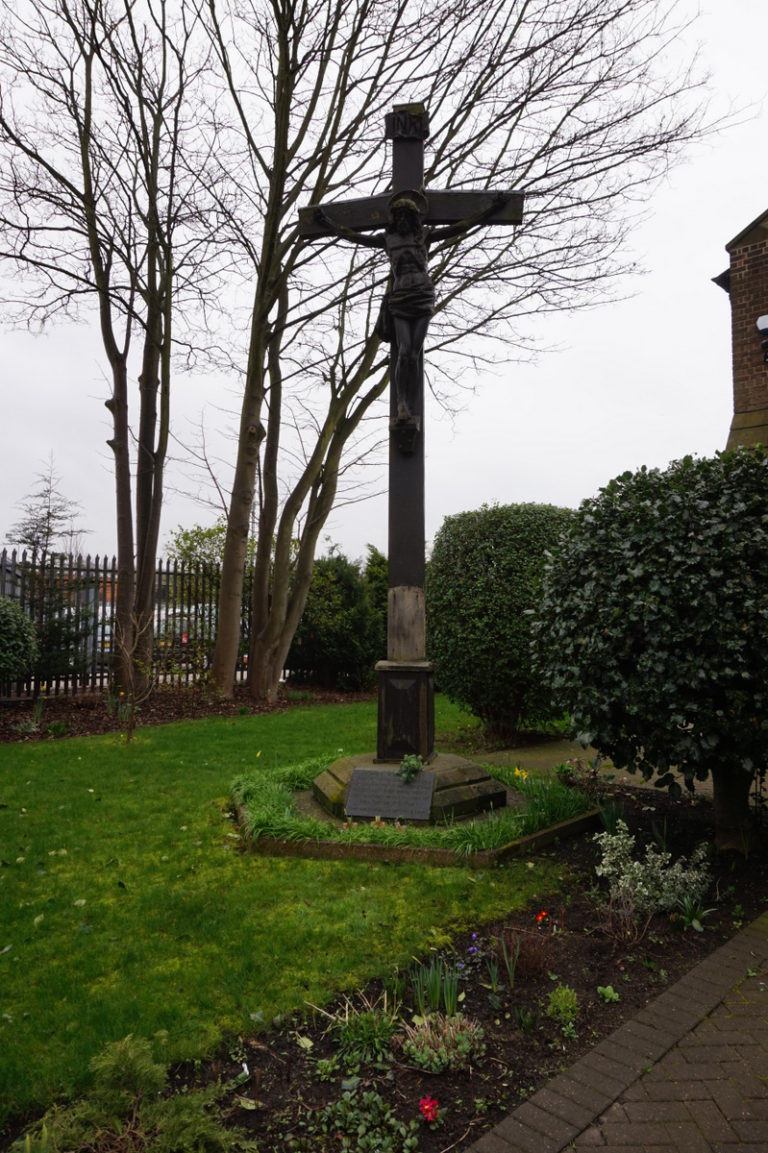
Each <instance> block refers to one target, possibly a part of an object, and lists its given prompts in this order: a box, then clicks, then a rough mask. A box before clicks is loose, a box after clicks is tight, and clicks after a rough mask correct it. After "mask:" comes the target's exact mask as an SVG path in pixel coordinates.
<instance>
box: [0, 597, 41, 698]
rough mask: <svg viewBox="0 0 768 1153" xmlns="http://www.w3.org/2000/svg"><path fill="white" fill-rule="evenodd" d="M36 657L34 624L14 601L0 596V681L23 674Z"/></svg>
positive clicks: (28, 669) (27, 670)
mask: <svg viewBox="0 0 768 1153" xmlns="http://www.w3.org/2000/svg"><path fill="white" fill-rule="evenodd" d="M36 659H37V636H36V633H35V626H34V625H33V624H32V621H31V620H30V619H29V617H28V616H27V615H26V613H25V612H24V611H23V610H22V609H21V608H20V607H19V605H18V604H17V603H16V601H12V600H8V598H7V597H0V681H10V680H13V679H14V678H15V677H23V676H25V674H26V673H28V672H29V671H30V669H31V668H32V666H33V665H34V663H35V660H36Z"/></svg>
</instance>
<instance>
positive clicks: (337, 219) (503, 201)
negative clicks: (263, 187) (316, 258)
mask: <svg viewBox="0 0 768 1153" xmlns="http://www.w3.org/2000/svg"><path fill="white" fill-rule="evenodd" d="M392 195H393V194H392V193H391V192H385V193H383V194H381V195H379V196H368V197H365V198H364V199H360V200H334V201H331V202H330V203H329V204H309V205H307V207H306V208H300V209H299V233H300V235H301V236H303V237H304V238H305V239H306V240H319V239H320V238H322V237H325V236H335V235H338V233H337V231H336V229H345V230H349V231H351V232H368V231H372V230H375V229H378V228H384V227H385V226H386V225H387V224H388V222H389V219H390V216H389V205H390V202H391V200H392ZM424 195H425V196H426V199H427V211H426V214H425V216H424V222H425V223H426V224H438V225H439V224H449V225H450V224H456V225H459V224H462V223H464V222H466V223H467V224H471V223H473V222H475V221H477V222H481V223H482V224H484V225H496V224H499V225H508V224H520V223H521V222H522V219H523V193H522V192H514V191H507V192H493V191H490V190H489V191H483V192H473V191H462V190H459V191H457V192H441V191H440V190H435V191H432V190H429V191H426V192H425V193H424ZM318 208H320V209H322V215H323V216H325V217H326V219H327V220H328V222H329V223H328V224H325V223H324V222H323V220H322V219H318V214H317V209H318ZM459 231H460V230H459Z"/></svg>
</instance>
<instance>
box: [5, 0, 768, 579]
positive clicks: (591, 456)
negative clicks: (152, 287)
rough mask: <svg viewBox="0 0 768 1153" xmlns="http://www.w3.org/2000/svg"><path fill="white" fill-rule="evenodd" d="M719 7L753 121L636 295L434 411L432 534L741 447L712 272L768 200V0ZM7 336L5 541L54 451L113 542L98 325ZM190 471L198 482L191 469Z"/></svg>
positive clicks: (650, 255)
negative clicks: (454, 517) (453, 406)
mask: <svg viewBox="0 0 768 1153" xmlns="http://www.w3.org/2000/svg"><path fill="white" fill-rule="evenodd" d="M701 8H702V15H701V18H700V20H699V22H698V25H697V28H696V37H697V39H699V40H700V41H701V42H702V45H703V56H704V60H705V62H706V64H707V66H708V68H709V70H710V71H711V73H712V90H713V94H714V96H715V97H716V99H717V102H718V106H719V107H720V108H722V107H723V106H725V105H726V104H727V103H728V102H729V101H730V102H732V103H733V104H735V105H738V106H746V105H751V106H752V109H753V110H752V112H751V115H750V118H749V119H747V120H745V122H744V123H742V124H740V125H738V126H737V127H734V128H731V129H729V130H728V131H727V132H726V133H725V134H723V135H722V136H721V137H719V138H717V139H715V140H713V141H710V142H709V143H708V144H707V145H704V146H700V147H699V148H697V149H696V150H695V151H694V152H693V153H692V154H691V155H690V156H689V159H688V161H687V163H686V164H685V165H684V166H682V167H678V168H677V169H676V170H675V171H674V172H673V174H672V176H671V178H670V180H669V181H668V183H667V184H666V185H665V186H664V187H662V188H661V189H660V190H659V191H657V192H656V193H655V194H654V197H653V200H652V202H651V205H650V216H649V219H648V221H647V222H646V223H644V224H643V225H642V226H641V227H638V229H637V230H636V232H635V234H634V235H633V237H632V248H633V254H634V255H635V256H636V258H637V259H638V260H639V261H640V262H641V263H642V264H643V265H644V267H645V268H646V269H647V270H648V272H647V274H646V275H645V276H643V277H639V278H636V279H634V280H630V281H627V283H626V292H627V293H628V294H629V293H631V294H632V297H631V299H628V300H625V301H623V302H621V303H618V304H609V305H604V306H601V307H600V308H598V309H595V310H594V311H592V312H590V313H585V314H582V315H580V316H563V317H562V318H560V319H558V318H557V317H555V316H549V317H548V318H547V319H546V324H545V326H544V328H543V331H544V337H545V340H546V342H547V343H548V344H552V345H556V346H557V348H558V349H559V351H557V352H552V353H545V354H543V355H542V356H541V357H540V359H539V361H538V363H537V364H535V365H522V366H506V367H503V368H501V369H500V371H499V374H498V376H494V375H490V374H488V375H486V376H484V377H483V378H481V379H478V381H477V391H476V393H475V395H473V396H468V397H467V399H466V404H465V408H464V410H463V411H462V412H461V413H460V414H459V415H458V416H457V417H456V418H454V419H453V420H450V419H448V418H447V417H446V416H445V414H443V413H442V412H441V411H439V410H438V409H437V408H436V407H434V408H433V411H432V412H431V414H428V417H427V422H426V424H427V427H426V437H427V441H426V445H427V539H428V543H429V541H431V539H432V537H433V536H434V533H435V532H436V531H437V529H438V528H439V527H440V524H441V523H442V520H443V518H444V517H445V516H447V515H451V514H453V513H457V512H461V511H464V510H466V509H474V508H478V507H479V506H480V505H481V504H483V503H493V502H498V503H501V504H506V503H516V502H519V501H540V502H550V503H554V504H562V505H572V506H576V505H578V504H579V502H580V501H581V500H583V499H584V498H585V497H589V496H593V495H594V494H595V493H596V492H597V490H598V489H599V488H600V487H601V486H602V485H603V484H605V483H606V482H607V481H609V480H610V479H611V477H614V476H616V475H618V474H619V473H621V472H624V471H625V470H627V469H636V468H639V467H640V466H641V465H648V466H649V467H655V466H660V467H664V466H666V464H667V463H668V462H669V461H670V460H674V459H677V458H678V457H680V456H683V455H685V454H686V453H695V454H699V455H711V454H712V453H714V452H715V451H716V450H718V449H722V448H724V447H725V442H726V438H727V435H728V429H729V426H730V420H731V414H732V384H731V381H732V377H731V351H730V311H729V304H728V297H727V296H726V294H725V293H724V292H723V291H722V290H721V289H719V288H718V287H716V286H715V285H714V284H712V282H711V278H712V277H713V276H715V275H717V274H718V273H720V272H722V271H723V269H724V268H726V267H727V264H728V258H727V254H726V252H725V250H724V245H725V244H726V243H727V242H728V241H729V240H730V239H731V238H732V237H733V236H735V235H736V234H737V233H738V232H740V231H741V230H742V228H744V227H745V226H746V225H747V224H749V223H750V222H751V221H752V220H753V219H754V218H755V217H757V216H758V215H760V214H761V213H762V212H764V211H765V209H766V208H768V181H766V174H767V173H768V134H767V131H766V130H767V129H768V103H767V102H766V97H767V96H768V75H767V74H766V66H765V53H766V46H767V45H768V0H704V2H703V3H702V6H701ZM765 304H766V307H765V308H764V309H763V312H766V311H768V301H766V302H765ZM755 338H756V339H759V337H758V334H757V331H755ZM0 348H2V365H3V367H2V377H1V378H0V388H2V398H3V405H2V414H3V415H2V424H1V425H0V462H1V464H2V485H0V543H3V542H4V540H5V537H6V533H7V531H8V529H9V528H10V526H11V524H12V523H13V522H14V521H15V520H17V519H18V515H19V513H18V508H17V505H18V502H19V501H20V500H21V499H22V498H23V497H24V496H25V495H26V494H27V493H28V492H30V491H31V490H32V488H33V487H34V481H35V475H36V474H37V473H39V472H40V471H42V470H43V469H44V468H45V466H46V462H47V460H48V457H49V455H50V454H51V453H53V456H54V465H55V469H56V472H57V473H58V474H59V476H60V478H61V486H60V487H61V492H62V493H63V495H64V496H66V497H67V498H69V499H71V500H73V501H79V502H80V504H81V505H82V523H83V525H84V527H85V528H87V529H88V530H90V531H89V533H88V535H87V536H86V537H85V538H84V545H85V549H86V551H88V552H91V553H101V554H103V553H108V554H111V553H112V552H114V549H115V528H114V495H113V484H112V473H111V464H112V460H111V453H110V450H109V449H108V448H107V446H106V444H105V441H106V439H107V437H108V436H109V420H108V413H107V411H106V409H105V408H104V407H103V402H104V399H105V398H106V396H107V394H108V393H107V385H106V381H105V376H104V369H103V367H102V360H101V358H100V353H99V345H98V340H97V338H96V336H95V335H94V333H93V332H92V331H90V330H89V329H88V328H87V327H85V326H81V327H77V328H73V327H72V326H71V325H69V324H68V323H67V322H63V323H60V324H58V325H57V326H56V327H53V328H51V329H50V331H49V332H48V333H47V334H46V335H44V336H34V337H33V336H30V335H28V334H26V333H18V332H16V333H8V332H4V333H1V334H0ZM427 355H428V345H427ZM217 392H219V394H220V395H216V393H217ZM221 392H222V386H221V385H220V384H219V383H218V382H213V384H212V383H211V382H210V381H203V380H201V379H195V378H193V379H188V378H183V377H180V376H179V377H177V378H176V379H175V382H174V393H173V397H172V406H173V412H174V419H175V426H176V428H177V429H178V431H179V433H180V434H181V435H188V433H189V430H190V428H192V427H193V426H194V425H196V424H197V422H198V420H199V416H200V413H201V411H202V410H203V408H205V409H206V414H207V415H206V420H207V421H208V422H209V423H214V422H215V421H216V420H220V421H221V423H222V425H229V426H232V424H233V423H234V421H233V420H232V419H225V418H224V417H220V416H219V415H218V410H217V407H216V406H217V405H219V404H220V403H221V400H222V397H221ZM224 403H226V404H228V405H230V406H231V399H230V398H227V399H225V400H224ZM170 473H171V480H172V481H173V479H174V470H173V468H171V469H170ZM176 482H177V483H178V484H182V483H183V482H182V480H181V478H180V477H179V476H178V475H176ZM384 483H385V476H384V474H383V472H382V487H383V486H384ZM210 519H211V514H210V513H209V512H207V511H206V510H205V509H202V508H200V507H199V506H197V505H195V504H194V503H192V502H191V501H190V500H188V499H185V498H182V497H180V496H177V495H175V494H174V493H170V494H169V495H168V497H167V499H166V505H165V513H164V519H163V528H164V531H163V534H162V540H163V541H164V540H165V539H166V538H167V534H168V532H169V531H170V530H171V529H173V528H174V527H176V526H177V525H178V524H180V523H182V524H184V525H186V526H189V525H191V524H194V523H207V522H208V521H209V520H210ZM386 522H387V510H386V500H385V498H384V497H380V498H375V499H372V500H370V501H366V502H364V503H361V504H357V505H349V506H346V507H343V508H340V509H338V510H337V511H336V512H334V513H333V514H332V516H331V517H330V519H329V521H328V524H327V526H326V530H325V535H326V536H328V537H329V538H330V539H331V540H333V541H334V542H335V543H337V544H338V545H339V546H340V548H341V550H342V551H343V552H345V553H346V554H347V555H348V556H350V557H352V558H355V557H359V556H362V555H364V553H365V546H366V544H367V543H369V542H370V543H371V544H375V545H376V546H377V547H378V548H380V549H382V551H386V544H387V541H386V534H387V529H386Z"/></svg>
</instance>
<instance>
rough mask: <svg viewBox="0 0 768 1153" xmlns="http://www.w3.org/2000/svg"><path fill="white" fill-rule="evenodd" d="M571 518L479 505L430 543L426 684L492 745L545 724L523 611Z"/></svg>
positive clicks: (536, 509)
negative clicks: (530, 725) (525, 723)
mask: <svg viewBox="0 0 768 1153" xmlns="http://www.w3.org/2000/svg"><path fill="white" fill-rule="evenodd" d="M572 517H573V512H572V510H571V509H567V508H557V507H555V506H554V505H546V504H511V505H493V506H491V507H489V506H488V505H484V506H483V507H482V508H480V509H478V510H477V511H475V512H463V513H459V514H458V515H457V516H451V517H447V518H446V519H445V521H444V522H443V525H442V527H441V529H440V531H439V532H438V534H437V536H436V538H435V544H434V548H433V551H432V556H431V559H430V562H429V565H428V569H427V592H426V604H427V638H428V639H427V655H428V656H429V659H430V660H431V661H433V662H434V665H435V682H436V684H437V686H438V687H439V689H440V690H441V691H442V692H444V693H445V694H446V696H448V697H450V699H451V700H454V701H458V702H459V703H460V704H462V705H464V706H465V707H466V708H468V709H471V711H472V712H473V713H474V714H475V715H476V716H478V717H479V718H480V719H481V720H482V721H483V724H484V725H485V726H486V728H487V729H488V730H489V731H490V732H491V733H493V734H495V735H497V736H500V737H509V736H510V735H513V734H514V733H515V732H516V731H517V730H518V728H519V725H520V723H521V721H522V720H523V719H524V718H526V719H529V720H531V719H535V720H537V721H541V720H544V719H546V718H547V717H548V716H551V715H552V709H551V706H550V703H549V695H548V694H547V693H544V692H542V690H541V687H540V684H539V681H538V678H537V677H536V676H534V674H533V672H532V669H531V655H530V647H531V634H530V611H531V610H532V609H533V608H534V607H535V605H536V602H537V596H538V590H539V585H540V582H541V577H542V573H543V570H544V564H545V561H546V559H547V554H548V552H549V551H551V550H552V549H554V548H556V547H557V543H558V540H559V538H560V536H561V534H562V533H563V532H564V531H565V529H566V528H567V527H568V525H569V524H570V522H571V519H572Z"/></svg>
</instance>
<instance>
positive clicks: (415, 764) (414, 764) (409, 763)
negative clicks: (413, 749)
mask: <svg viewBox="0 0 768 1153" xmlns="http://www.w3.org/2000/svg"><path fill="white" fill-rule="evenodd" d="M423 768H424V761H423V760H422V758H421V756H420V754H419V753H406V755H405V756H404V757H403V759H402V761H401V762H400V767H399V768H398V770H397V776H398V777H400V779H401V780H402V781H405V783H406V784H410V782H411V781H412V780H414V779H415V778H416V777H417V776H418V775H419V773H420V772H421V770H422V769H423Z"/></svg>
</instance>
